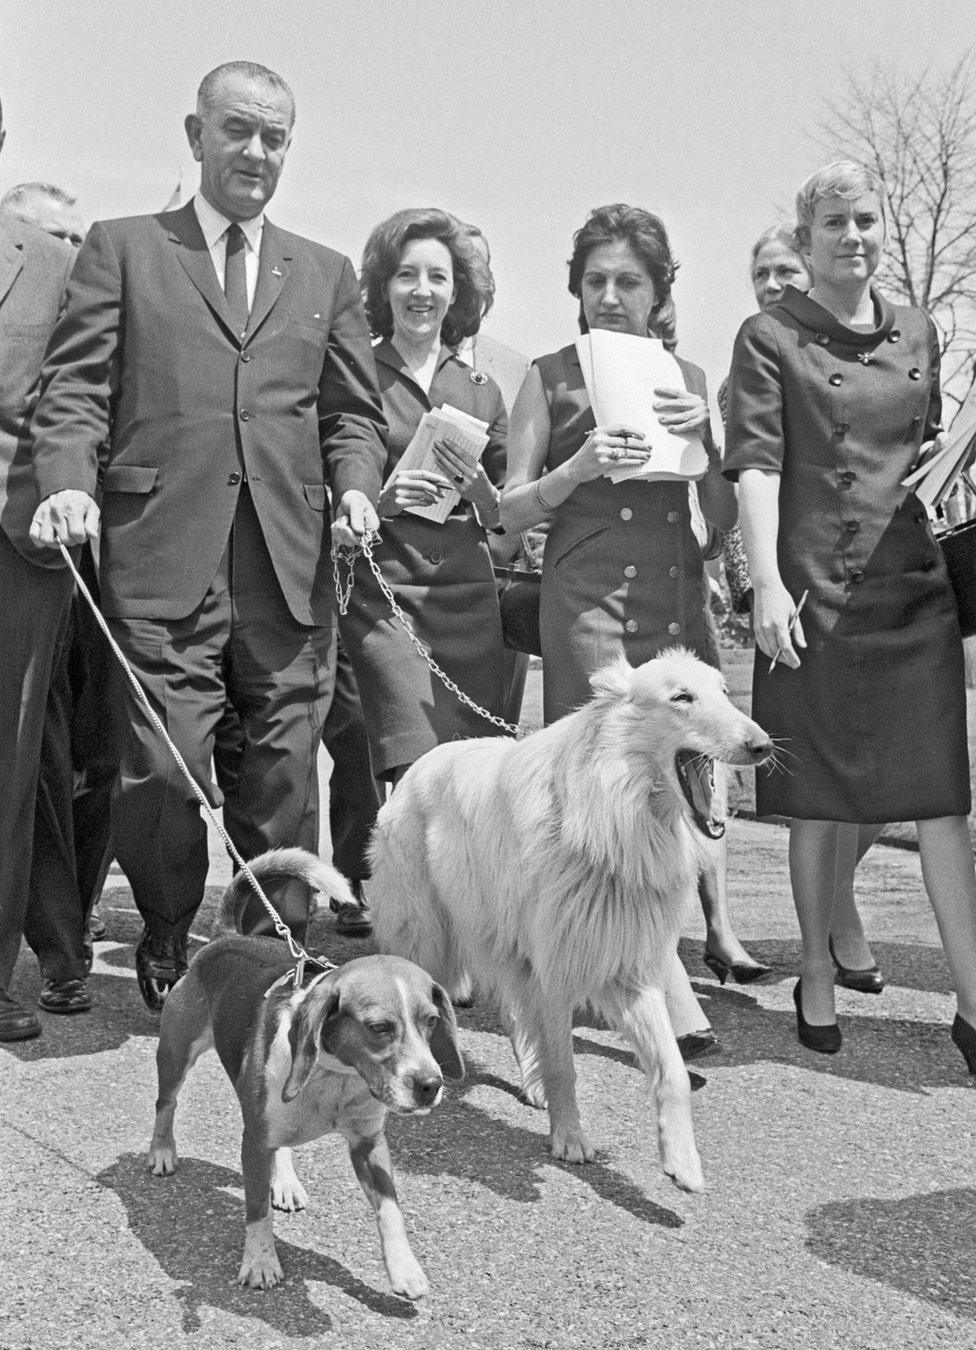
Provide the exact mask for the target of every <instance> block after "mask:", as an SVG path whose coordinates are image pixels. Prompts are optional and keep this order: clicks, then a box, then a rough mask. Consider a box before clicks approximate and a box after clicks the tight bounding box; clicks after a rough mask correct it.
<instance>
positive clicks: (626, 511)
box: [620, 506, 634, 520]
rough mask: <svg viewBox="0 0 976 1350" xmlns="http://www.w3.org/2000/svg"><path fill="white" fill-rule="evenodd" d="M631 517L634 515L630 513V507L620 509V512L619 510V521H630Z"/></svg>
mask: <svg viewBox="0 0 976 1350" xmlns="http://www.w3.org/2000/svg"><path fill="white" fill-rule="evenodd" d="M633 515H634V513H633V511H631V509H630V507H629V506H625V507H623V508H622V510H621V512H620V519H621V520H631V519H632V518H633Z"/></svg>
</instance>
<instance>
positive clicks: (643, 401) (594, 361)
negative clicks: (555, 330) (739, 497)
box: [576, 328, 708, 483]
mask: <svg viewBox="0 0 976 1350" xmlns="http://www.w3.org/2000/svg"><path fill="white" fill-rule="evenodd" d="M576 350H577V352H578V353H579V359H580V366H581V367H582V370H583V379H584V380H585V382H586V392H587V394H588V395H589V397H590V406H591V408H592V409H593V416H594V417H595V419H596V424H597V426H598V427H604V426H613V425H614V424H615V423H621V424H623V425H624V426H628V427H633V429H634V430H635V431H640V432H641V433H642V435H643V436H644V439H645V440H646V442H647V444H648V445H649V446H650V449H651V454H650V458H649V459H648V460H647V461H646V463H645V464H642V465H640V466H638V467H636V468H625V469H609V470H607V473H606V475H605V476H606V477H607V478H609V479H610V480H611V481H612V482H614V483H621V482H623V481H624V480H625V479H628V478H642V479H646V480H649V481H654V480H659V479H667V480H672V481H673V480H674V479H681V478H701V476H702V475H703V474H704V472H705V470H706V469H707V468H708V455H707V454H706V452H705V446H704V444H703V443H702V439H701V437H700V436H699V435H698V434H697V433H692V434H691V435H687V436H686V435H677V434H676V433H675V432H673V431H671V430H669V429H668V428H667V427H663V426H662V425H661V423H660V422H659V421H658V414H657V413H656V412H655V411H654V404H655V402H656V401H657V400H656V398H655V394H654V390H655V389H659V388H660V389H684V388H685V387H686V386H685V381H684V376H683V375H682V374H681V367H680V366H679V365H678V363H677V361H676V360H675V359H674V357H673V356H672V355H671V353H670V352H668V351H665V348H664V343H663V342H661V341H660V339H659V338H643V337H635V336H633V334H631V333H613V332H609V331H608V330H607V329H602V328H594V329H591V330H590V332H589V333H586V334H584V335H583V336H582V337H580V338H577V339H576Z"/></svg>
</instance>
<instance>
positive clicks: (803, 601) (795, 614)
mask: <svg viewBox="0 0 976 1350" xmlns="http://www.w3.org/2000/svg"><path fill="white" fill-rule="evenodd" d="M809 594H810V592H809V591H804V592H803V594H802V595H801V596H800V599H799V602H798V604H797V607H796V609H795V610H794V611H793V614H792V617H791V618H790V626H789V630H788V631H789V634H790V637H792V636H793V629H794V628H795V627H796V621H797V619H798V618H799V617H800V610H801V609H802V608H803V606H804V605H805V604H806V602H807V596H808V595H809ZM782 655H783V648H782V647H777V648H776V655H775V656H774V657H773V659H772V661H770V663H769V673H770V675H772V673H773V666H775V664H776V662H777V661H778V660H779V658H780V657H781V656H782Z"/></svg>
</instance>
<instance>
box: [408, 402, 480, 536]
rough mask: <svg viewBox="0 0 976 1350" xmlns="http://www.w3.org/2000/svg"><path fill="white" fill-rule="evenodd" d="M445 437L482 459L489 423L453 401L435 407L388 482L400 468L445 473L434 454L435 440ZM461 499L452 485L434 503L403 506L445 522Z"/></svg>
mask: <svg viewBox="0 0 976 1350" xmlns="http://www.w3.org/2000/svg"><path fill="white" fill-rule="evenodd" d="M444 440H446V441H450V442H451V444H452V445H454V446H456V448H457V449H458V450H463V451H464V452H465V453H466V454H468V455H471V456H472V457H473V458H474V459H478V460H480V459H481V456H482V455H483V454H484V450H485V446H486V445H487V444H488V423H487V422H482V421H479V419H478V418H477V417H472V416H471V415H470V413H466V412H462V411H461V409H460V408H452V407H451V405H450V404H449V403H445V404H444V406H443V407H441V408H432V409H431V411H430V412H426V413H424V415H423V417H422V418H421V419H420V426H419V427H418V428H417V430H416V431H415V432H414V434H413V439H412V440H411V442H410V444H409V445H408V446H407V448H406V450H404V452H403V454H402V455H401V456H400V461H399V463H398V464H397V466H396V468H395V469H394V470H393V473H392V474H391V475H390V478H389V479H388V480H387V484H389V483H390V482H391V481H392V480H393V479H394V478H395V477H396V475H397V473H398V472H399V470H400V469H426V470H427V471H428V472H429V473H440V474H442V473H443V472H444V470H443V469H442V468H441V466H440V465H439V464H438V462H437V459H436V458H435V456H434V442H435V441H444ZM460 500H461V494H460V492H457V491H455V490H454V489H453V488H452V489H451V490H450V491H449V492H445V493H444V495H443V497H440V498H438V500H437V501H436V502H432V503H431V504H430V506H405V507H404V508H403V509H404V510H405V511H409V512H410V514H411V515H413V516H424V517H425V519H427V520H435V521H437V522H438V524H440V525H443V524H444V521H445V520H447V518H448V516H449V515H450V514H451V512H452V511H453V510H454V508H455V506H457V504H458V502H459V501H460Z"/></svg>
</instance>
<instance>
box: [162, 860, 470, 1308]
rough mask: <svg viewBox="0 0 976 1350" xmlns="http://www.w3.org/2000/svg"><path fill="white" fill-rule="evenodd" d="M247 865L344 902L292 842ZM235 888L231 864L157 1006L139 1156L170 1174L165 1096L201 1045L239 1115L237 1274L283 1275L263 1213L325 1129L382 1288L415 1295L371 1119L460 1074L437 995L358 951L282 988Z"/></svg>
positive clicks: (260, 1280)
mask: <svg viewBox="0 0 976 1350" xmlns="http://www.w3.org/2000/svg"><path fill="white" fill-rule="evenodd" d="M250 868H251V871H252V872H253V873H254V875H255V876H256V877H257V878H258V879H259V880H260V879H262V878H265V879H271V878H275V879H278V878H283V877H298V878H301V880H303V881H305V882H306V883H307V884H308V885H309V886H311V887H312V888H313V889H315V890H319V891H323V892H326V893H327V894H329V895H331V896H337V897H338V898H339V899H341V900H349V901H352V903H357V902H356V901H355V899H354V898H353V896H352V893H351V891H350V889H349V886H348V883H347V882H346V881H345V879H344V878H343V877H342V876H341V875H340V874H339V873H338V872H336V870H335V869H334V868H332V867H330V866H328V865H327V864H325V863H323V862H321V861H320V860H319V859H318V858H315V857H314V856H313V855H312V854H310V853H306V852H305V851H304V850H303V849H297V848H296V849H276V850H273V851H272V852H270V853H264V854H262V855H261V856H260V857H259V858H256V859H255V860H254V862H252V863H251V864H250ZM249 895H250V891H249V883H248V881H247V879H246V877H244V876H243V875H241V874H238V876H237V877H235V879H234V880H233V881H232V882H231V884H230V886H229V887H228V888H227V890H226V892H225V893H224V897H223V900H222V902H221V905H220V908H219V912H218V914H217V918H216V920H215V923H214V937H213V939H212V940H211V942H209V943H208V944H207V945H206V946H205V947H203V948H202V949H201V950H200V951H199V952H198V953H197V955H196V956H195V957H194V959H193V961H192V962H191V963H190V967H189V969H188V971H187V973H186V975H185V976H184V977H183V979H182V980H180V982H179V983H178V984H177V985H176V986H175V988H174V989H173V991H172V993H171V994H170V995H169V996H168V998H167V999H166V1002H165V1004H164V1005H163V1011H162V1021H161V1026H160V1035H159V1048H158V1051H157V1055H156V1066H157V1070H158V1075H159V1096H158V1099H157V1101H156V1125H155V1129H154V1131H153V1137H152V1142H151V1144H150V1146H149V1166H150V1168H151V1170H152V1172H153V1174H154V1175H155V1176H159V1177H165V1176H170V1175H172V1173H173V1172H174V1171H175V1169H176V1143H175V1140H174V1136H173V1117H174V1114H175V1112H176V1099H177V1094H178V1093H179V1090H180V1088H181V1087H182V1085H183V1081H184V1079H185V1078H186V1075H187V1073H188V1072H189V1070H190V1069H191V1067H192V1066H193V1064H194V1063H195V1062H196V1060H197V1059H198V1058H199V1057H200V1055H202V1054H203V1053H204V1051H205V1050H208V1049H209V1048H210V1047H211V1046H215V1047H216V1049H217V1054H218V1055H219V1056H220V1060H221V1063H222V1064H223V1066H224V1068H225V1069H226V1071H227V1074H228V1076H229V1078H230V1080H231V1082H232V1083H233V1085H234V1089H235V1091H236V1092H237V1096H238V1098H239V1100H240V1103H241V1112H242V1114H243V1117H244V1137H243V1142H242V1145H241V1167H242V1171H243V1174H244V1198H245V1207H246V1219H247V1229H246V1239H245V1243H244V1256H243V1260H242V1263H241V1268H240V1272H239V1274H238V1282H239V1283H240V1284H242V1285H250V1286H251V1287H252V1288H270V1287H271V1286H273V1285H275V1284H277V1283H278V1282H279V1281H280V1280H282V1279H283V1278H284V1276H283V1273H282V1269H281V1265H280V1263H279V1261H278V1257H277V1254H276V1252H275V1243H274V1232H273V1229H272V1219H271V1209H272V1206H273V1207H274V1208H275V1209H284V1210H298V1209H303V1208H304V1207H305V1205H306V1203H307V1196H306V1194H305V1191H304V1189H303V1187H302V1184H301V1182H300V1181H299V1180H298V1177H297V1176H296V1174H295V1169H294V1165H293V1162H292V1154H291V1150H292V1148H293V1147H294V1146H296V1145H298V1144H306V1143H308V1142H309V1141H310V1140H312V1139H318V1138H319V1137H320V1136H321V1135H323V1134H328V1133H330V1132H335V1133H338V1134H341V1135H343V1137H344V1138H345V1139H346V1142H347V1143H348V1145H349V1155H350V1158H351V1159H352V1165H353V1168H354V1170H355V1172H356V1176H357V1177H358V1179H359V1183H360V1185H361V1186H362V1188H363V1190H364V1191H365V1193H366V1196H367V1198H368V1200H369V1202H370V1204H371V1205H372V1206H373V1209H374V1211H375V1214H376V1223H377V1227H378V1228H379V1235H380V1246H381V1249H382V1253H383V1261H384V1264H385V1266H386V1270H387V1274H388V1275H389V1278H390V1284H391V1286H392V1288H393V1292H394V1293H396V1294H399V1295H402V1296H403V1297H405V1298H409V1299H418V1298H422V1297H423V1296H424V1295H425V1294H426V1293H427V1292H428V1288H429V1286H428V1283H427V1278H426V1276H425V1275H424V1272H423V1270H422V1269H421V1267H420V1264H419V1263H418V1261H417V1259H416V1258H415V1256H414V1255H413V1252H412V1251H411V1250H410V1244H409V1242H408V1241H407V1233H406V1228H405V1227H404V1223H403V1216H402V1214H401V1212H400V1208H399V1205H398V1203H397V1195H396V1190H395V1188H394V1185H393V1173H392V1166H391V1162H390V1152H389V1148H388V1147H387V1143H386V1138H385V1135H384V1132H383V1127H384V1123H385V1120H386V1114H387V1112H388V1111H396V1112H399V1113H401V1114H406V1115H424V1114H426V1113H427V1112H428V1111H429V1110H430V1109H431V1107H432V1106H436V1105H437V1103H438V1102H439V1101H440V1099H441V1095H442V1092H443V1084H444V1079H445V1078H449V1079H454V1080H460V1079H462V1078H463V1077H464V1065H463V1063H462V1060H461V1056H460V1054H459V1052H458V1048H457V1024H456V1022H455V1018H454V1011H453V1009H452V1007H451V1001H450V999H449V998H448V996H447V994H446V992H445V991H444V990H443V989H442V988H441V987H440V985H438V984H435V983H434V981H433V980H432V979H431V978H430V976H429V975H427V974H426V973H425V972H424V971H423V970H421V969H420V967H419V966H416V965H413V964H412V962H410V961H404V960H401V959H400V958H398V957H390V956H363V957H359V958H358V959H357V960H354V961H349V962H348V963H347V964H346V965H344V966H340V967H339V968H338V969H330V970H326V971H324V972H322V973H320V974H318V975H316V976H315V978H314V979H312V981H311V983H307V984H306V985H305V986H304V987H303V988H299V989H296V988H295V987H294V984H293V982H292V980H291V978H290V976H289V972H290V970H291V969H292V968H293V966H294V962H293V961H292V959H291V957H290V956H289V953H288V950H287V947H286V946H285V944H284V943H282V942H279V941H276V940H274V939H269V938H267V937H242V936H240V935H239V934H237V933H234V932H233V924H234V920H235V916H237V917H239V915H240V913H241V911H242V909H243V907H244V905H245V904H246V902H247V899H248V897H249Z"/></svg>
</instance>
